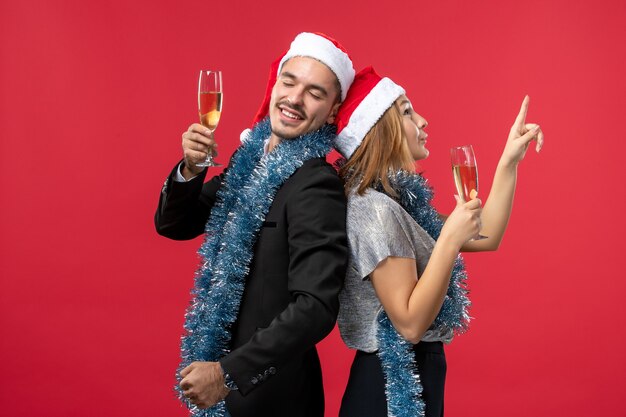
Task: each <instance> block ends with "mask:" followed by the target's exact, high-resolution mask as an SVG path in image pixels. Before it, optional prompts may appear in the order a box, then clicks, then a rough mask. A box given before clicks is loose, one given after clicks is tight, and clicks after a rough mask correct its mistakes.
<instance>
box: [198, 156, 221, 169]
mask: <svg viewBox="0 0 626 417" xmlns="http://www.w3.org/2000/svg"><path fill="white" fill-rule="evenodd" d="M196 166H197V167H200V168H205V167H221V166H222V164H220V163H219V162H215V161H214V160H213V157H212V156H211V155H209V156H207V157H206V159H205V160H204V161H203V162H198V163H197V164H196Z"/></svg>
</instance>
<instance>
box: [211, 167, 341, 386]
mask: <svg viewBox="0 0 626 417" xmlns="http://www.w3.org/2000/svg"><path fill="white" fill-rule="evenodd" d="M286 215H287V222H288V226H287V227H288V233H287V237H288V241H289V242H288V243H289V271H288V289H289V292H290V295H291V302H290V303H289V304H288V306H287V307H286V308H285V309H284V310H283V311H282V312H281V313H280V314H279V315H278V316H277V317H275V318H274V320H273V321H272V322H271V323H270V325H269V326H268V327H267V328H264V329H259V330H257V332H256V333H255V334H254V335H253V337H252V338H251V339H250V341H249V342H248V343H246V344H244V345H242V346H240V347H239V348H237V349H235V350H233V351H232V352H230V353H229V354H228V355H226V356H225V357H224V358H222V359H221V360H220V363H221V365H222V367H223V369H224V371H225V372H226V373H228V374H229V375H230V376H231V378H232V379H233V381H234V382H235V383H236V384H237V386H238V388H239V391H240V392H241V394H242V395H246V394H247V393H249V392H250V391H252V390H253V389H254V388H256V387H257V386H258V385H259V384H260V383H262V382H263V381H264V380H265V379H267V378H268V377H270V376H271V375H273V374H276V373H279V372H280V369H281V365H282V364H285V363H286V362H288V361H289V360H290V359H292V358H294V357H296V356H297V355H301V354H303V353H304V352H305V351H306V350H308V349H311V348H312V347H314V346H315V344H316V343H318V342H319V341H320V340H322V339H323V338H324V337H325V336H326V335H328V333H330V331H331V330H332V329H333V327H334V325H335V321H336V319H337V314H338V310H339V300H338V295H339V291H340V290H341V286H342V285H343V280H344V278H345V272H346V264H347V257H348V249H347V237H346V224H345V222H346V197H345V194H344V189H343V183H342V181H341V180H340V179H339V177H338V176H337V174H336V173H335V172H334V170H333V168H332V167H330V166H328V165H326V166H325V167H324V168H323V169H321V170H318V171H317V172H315V174H314V175H310V176H307V177H306V178H305V179H304V181H303V184H301V185H300V186H299V187H298V188H297V190H296V192H294V194H293V195H290V198H289V200H288V203H287V212H286Z"/></svg>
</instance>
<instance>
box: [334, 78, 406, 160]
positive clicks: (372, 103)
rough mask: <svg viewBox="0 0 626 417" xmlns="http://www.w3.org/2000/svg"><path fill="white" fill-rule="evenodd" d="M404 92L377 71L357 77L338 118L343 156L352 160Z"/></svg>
mask: <svg viewBox="0 0 626 417" xmlns="http://www.w3.org/2000/svg"><path fill="white" fill-rule="evenodd" d="M404 93H405V91H404V88H402V87H400V86H399V85H398V84H396V83H394V82H393V81H391V80H390V79H389V78H387V77H385V78H382V77H381V76H380V75H378V74H377V73H376V71H375V70H374V68H372V67H366V68H364V69H362V70H361V71H360V72H359V73H358V74H357V75H356V77H354V82H353V83H352V86H351V87H350V90H349V91H348V95H347V96H346V99H345V100H344V102H343V104H342V105H341V107H340V108H339V112H338V113H337V117H336V119H335V124H337V138H336V139H335V148H336V149H337V150H338V151H339V153H341V154H342V155H343V156H344V157H345V158H346V159H349V158H350V157H351V156H352V154H353V153H354V151H356V150H357V148H358V147H359V145H361V142H363V139H364V138H365V135H367V133H368V132H369V131H370V130H371V129H372V127H374V125H375V124H376V122H378V120H380V118H381V117H382V116H383V114H385V112H386V111H387V110H388V109H389V108H390V107H391V106H392V105H393V103H394V102H395V101H396V100H397V99H398V97H400V96H401V95H403V94H404Z"/></svg>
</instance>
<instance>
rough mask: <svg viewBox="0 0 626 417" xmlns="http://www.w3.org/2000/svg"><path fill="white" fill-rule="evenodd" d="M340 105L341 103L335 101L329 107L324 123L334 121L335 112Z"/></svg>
mask: <svg viewBox="0 0 626 417" xmlns="http://www.w3.org/2000/svg"><path fill="white" fill-rule="evenodd" d="M340 106H341V103H335V104H334V105H333V108H332V109H331V111H330V114H329V115H328V118H327V119H326V123H328V124H333V123H334V122H335V117H337V112H338V111H339V107H340Z"/></svg>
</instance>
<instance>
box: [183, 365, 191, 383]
mask: <svg viewBox="0 0 626 417" xmlns="http://www.w3.org/2000/svg"><path fill="white" fill-rule="evenodd" d="M193 368H194V364H193V363H192V364H189V365H187V366H186V367H184V368H183V370H182V371H180V376H182V377H183V378H185V377H186V376H187V375H189V372H191V371H192V370H193ZM181 383H182V381H181Z"/></svg>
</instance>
